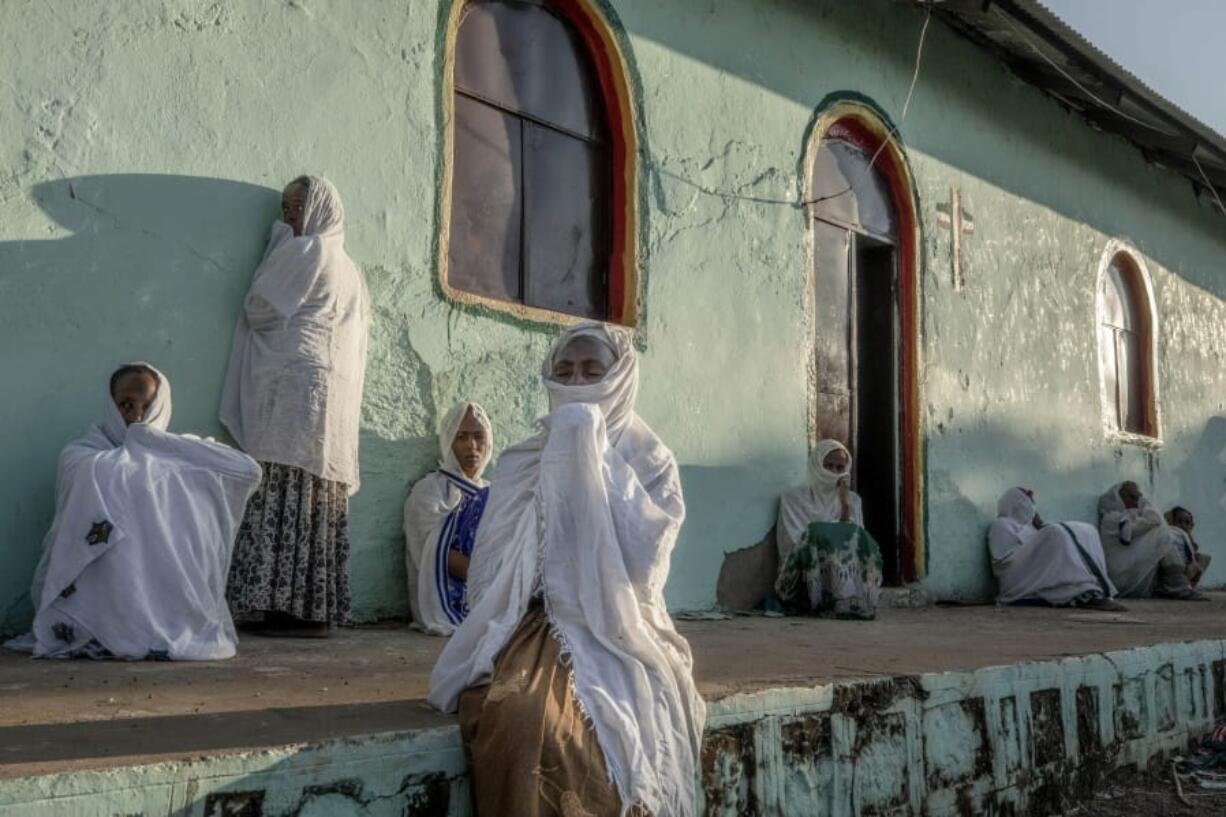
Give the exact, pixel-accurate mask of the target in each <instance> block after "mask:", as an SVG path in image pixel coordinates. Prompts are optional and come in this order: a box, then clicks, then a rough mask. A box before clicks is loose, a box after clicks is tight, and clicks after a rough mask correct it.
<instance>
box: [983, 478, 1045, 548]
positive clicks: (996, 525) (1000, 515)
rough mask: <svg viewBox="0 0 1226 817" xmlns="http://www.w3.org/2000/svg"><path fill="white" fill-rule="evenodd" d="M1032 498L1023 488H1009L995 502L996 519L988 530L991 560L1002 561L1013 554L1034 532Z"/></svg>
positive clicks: (1034, 509) (1034, 510) (1033, 503)
mask: <svg viewBox="0 0 1226 817" xmlns="http://www.w3.org/2000/svg"><path fill="white" fill-rule="evenodd" d="M1035 512H1036V508H1035V502H1034V499H1032V498H1031V497H1030V494H1028V493H1027V492H1026V489H1025V488H1010V489H1009V490H1007V491H1005V492H1004V493H1003V494H1001V496H1000V499H999V500H998V501H997V502H996V517H997V518H996V521H994V522H993V523H992V528H991V530H990V531H989V532H988V550H989V551H990V552H991V554H992V561H994V562H1002V561H1004V560H1006V559H1008V558H1009V557H1010V556H1012V555H1013V552H1014V551H1015V550H1017V549H1018V548H1019V547H1020V546H1021V545H1022V543H1023V542H1025V541H1026V539H1027V538H1028V537H1029V535H1030V534H1033V533H1034V515H1035Z"/></svg>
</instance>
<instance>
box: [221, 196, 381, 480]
mask: <svg viewBox="0 0 1226 817" xmlns="http://www.w3.org/2000/svg"><path fill="white" fill-rule="evenodd" d="M310 179H311V183H310V187H309V189H308V192H307V200H306V205H305V208H304V229H303V234H302V235H301V236H300V237H294V235H293V231H292V230H291V229H290V227H289V225H287V224H285V223H283V222H280V221H278V222H276V223H274V224H273V226H272V230H271V232H270V234H269V238H268V247H267V248H266V249H265V251H264V260H263V262H262V263H261V264H260V266H259V267H258V268H257V269H256V271H255V275H254V276H253V277H252V280H251V289H250V291H249V292H248V293H247V298H246V300H245V301H244V302H243V313H242V315H240V316H239V319H238V323H237V325H236V326H235V329H234V342H233V346H232V348H231V352H230V367H229V371H228V372H227V375H226V384H225V389H224V391H223V394H222V402H221V421H222V423H224V424H225V426H226V428H227V429H229V431H230V433H231V434H232V435H233V436H234V439H235V440H236V441H237V442H238V444H239V445H240V446H242V448H243V450H244V451H246V452H247V453H248V454H250V455H251V456H252V457H255V458H256V459H257V460H261V461H263V462H274V463H279V464H281V465H292V466H294V467H296V468H301V469H303V470H305V471H308V472H309V473H311V474H314V475H315V476H317V477H322V478H323V479H327V480H331V481H334V482H342V483H344V484H345V485H346V486H347V487H348V490H349V493H350V494H353V493H355V492H356V491H357V490H358V484H359V475H358V425H359V420H360V414H361V404H362V385H363V381H364V379H365V375H366V341H367V334H368V333H369V330H370V297H369V295H368V294H367V291H366V282H365V280H364V279H363V278H362V272H361V270H359V269H358V267H357V265H355V264H354V263H353V261H351V260H350V258H349V256H348V255H347V254H346V253H345V232H344V211H343V209H342V207H341V202H340V197H339V196H338V195H337V192H336V188H334V187H333V186H332V184H331V182H329V181H327V180H326V179H320V178H316V177H314V176H312V177H310Z"/></svg>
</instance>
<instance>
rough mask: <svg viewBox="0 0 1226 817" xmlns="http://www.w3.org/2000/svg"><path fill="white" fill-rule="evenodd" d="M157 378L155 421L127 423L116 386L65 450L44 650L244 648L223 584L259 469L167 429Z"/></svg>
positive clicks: (43, 587)
mask: <svg viewBox="0 0 1226 817" xmlns="http://www.w3.org/2000/svg"><path fill="white" fill-rule="evenodd" d="M146 365H147V364H146ZM158 380H159V383H158V390H157V395H156V397H155V399H154V401H153V404H152V405H151V406H150V408H149V410H148V412H146V417H145V422H142V423H136V424H133V425H131V426H127V425H125V423H124V420H123V418H122V417H121V416H120V414H119V410H118V409H117V408H116V406H115V403H114V401H113V400H112V399H111V397H110V394H109V390H108V394H107V399H106V409H105V414H104V420H103V422H102V424H101V425H98V426H94V427H93V428H91V429H90V430H89V432H88V433H87V434H86V435H85V436H84V437H82V438H81V439H79V440H77V441H75V442H73V443H70V444H69V445H68V446H67V447H66V448H65V449H64V451H63V453H62V454H61V455H60V461H59V472H58V474H57V478H56V512H55V520H54V522H53V523H52V526H51V529H50V531H49V532H48V533H47V536H46V538H45V539H44V542H43V553H42V558H41V560H40V562H39V566H38V569H37V570H36V572H35V578H34V583H33V586H32V588H31V599H32V601H33V602H34V605H35V611H36V612H35V619H34V627H33V633H32V636H33V642H34V643H33V645H32V646H33V652H34V654H35V655H36V656H41V657H59V656H68V655H73V654H77V653H85V654H98V653H101V651H102V650H106V651H109V652H110V653H111V654H112V655H113V656H114V657H117V658H126V659H143V658H146V657H158V658H167V659H172V660H211V659H220V658H229V657H231V656H233V655H234V653H235V648H236V644H237V638H236V636H235V632H234V624H233V621H232V620H231V618H230V610H229V607H228V606H227V604H226V597H225V584H226V577H227V574H228V572H229V567H230V554H231V550H232V548H233V545H234V536H235V533H236V532H237V529H238V524H239V522H240V520H241V518H242V514H243V511H244V509H245V507H246V504H247V500H248V498H249V497H250V496H251V494H252V493H253V492H254V490H255V489H256V487H257V486H258V485H259V481H260V468H259V466H258V465H257V464H256V462H255V460H253V459H251V458H250V457H248V456H247V455H245V454H243V453H241V452H239V451H235V450H234V449H232V448H229V447H227V446H224V445H220V444H218V443H215V442H212V441H209V440H202V439H200V438H198V437H193V436H188V435H179V434H171V433H169V432H167V431H166V430H165V429H166V427H167V425H168V424H169V422H170V414H171V400H170V384H169V382H168V381H167V380H166V378H165V377H164V376H162V375H161V374H160V373H159V376H158Z"/></svg>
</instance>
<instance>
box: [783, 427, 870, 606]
mask: <svg viewBox="0 0 1226 817" xmlns="http://www.w3.org/2000/svg"><path fill="white" fill-rule="evenodd" d="M850 481H851V454H850V453H849V452H848V450H847V448H846V447H844V445H843V444H842V443H840V442H838V441H837V440H822V441H821V442H820V443H818V444H817V447H816V448H815V449H814V450H813V455H812V456H811V457H810V460H809V484H808V485H802V486H800V487H799V488H794V489H792V490H791V491H788V492H787V493H785V494H784V495H783V496H782V497H780V500H779V524H778V526H777V528H776V536H777V540H778V544H779V564H780V570H779V578H778V579H777V580H776V582H775V592H776V593H777V594H778V595H779V598H780V599H781V600H782V601H783V604H784V607H785V608H786V609H787V610H789V611H790V612H795V613H808V612H831V611H832V612H833V613H834V615H835V616H836V617H837V618H853V619H872V618H874V617H875V616H876V614H877V602H878V599H879V597H880V595H881V567H882V562H881V550H880V548H879V547H878V545H877V542H876V541H874V539H873V537H872V536H871V535H870V534H869V532H868V531H866V530H865V529H864V516H863V512H862V510H861V504H860V497H859V496H858V495H857V494H856V493H855V491H852V490H851V488H850V487H849V483H850Z"/></svg>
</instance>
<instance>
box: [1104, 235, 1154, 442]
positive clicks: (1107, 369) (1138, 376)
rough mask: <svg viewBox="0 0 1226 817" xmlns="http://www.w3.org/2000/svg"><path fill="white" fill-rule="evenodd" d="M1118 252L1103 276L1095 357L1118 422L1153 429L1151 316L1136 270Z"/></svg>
mask: <svg viewBox="0 0 1226 817" xmlns="http://www.w3.org/2000/svg"><path fill="white" fill-rule="evenodd" d="M1127 263H1128V262H1127V261H1126V260H1124V259H1122V258H1116V259H1114V260H1113V261H1112V262H1111V265H1110V267H1108V268H1107V274H1106V275H1105V276H1104V277H1103V292H1102V297H1103V318H1102V319H1103V323H1102V327H1101V329H1100V331H1099V350H1098V351H1099V362H1100V365H1101V366H1102V370H1103V373H1104V380H1105V382H1106V387H1107V393H1108V394H1109V395H1110V396H1111V398H1112V399H1113V400H1114V404H1115V405H1114V408H1115V412H1114V413H1115V421H1116V425H1117V427H1118V428H1120V429H1121V430H1123V431H1130V432H1132V433H1134V434H1152V433H1153V429H1152V428H1151V423H1150V420H1149V418H1150V416H1151V412H1150V410H1149V407H1150V402H1151V396H1150V384H1149V369H1148V363H1147V361H1146V354H1147V352H1146V350H1147V349H1148V348H1149V321H1148V315H1147V314H1146V311H1144V310H1143V306H1144V300H1143V299H1144V296H1143V295H1142V294H1141V292H1140V290H1139V288H1138V283H1139V282H1138V281H1137V277H1138V276H1137V274H1136V272H1135V271H1134V270H1132V269H1131V268H1129V267H1128V266H1127Z"/></svg>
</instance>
